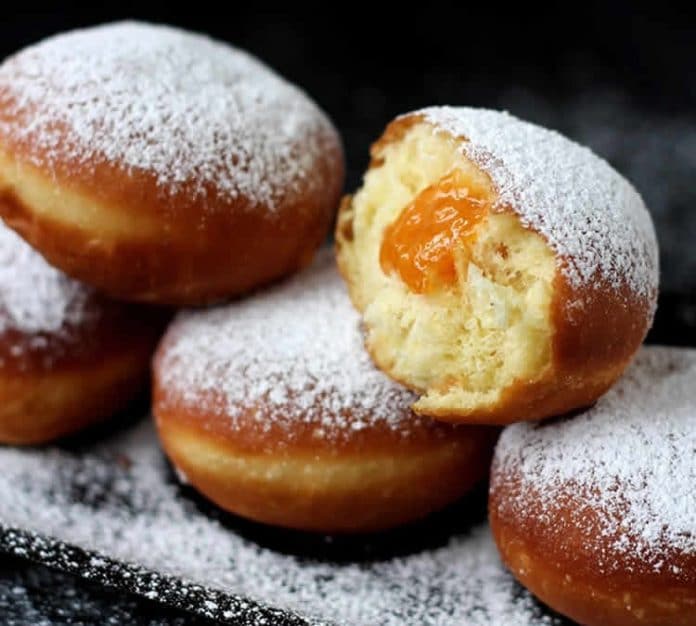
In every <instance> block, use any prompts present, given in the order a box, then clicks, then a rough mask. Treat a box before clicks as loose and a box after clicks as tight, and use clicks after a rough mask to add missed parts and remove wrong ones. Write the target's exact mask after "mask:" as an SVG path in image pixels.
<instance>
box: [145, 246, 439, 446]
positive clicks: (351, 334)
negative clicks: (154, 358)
mask: <svg viewBox="0 0 696 626" xmlns="http://www.w3.org/2000/svg"><path fill="white" fill-rule="evenodd" d="M165 346H166V348H165V349H164V351H163V354H162V359H161V361H160V363H159V366H158V375H159V379H160V382H161V384H162V385H163V387H164V388H165V389H167V390H168V392H169V395H170V397H171V399H172V400H179V399H183V401H184V402H185V403H187V404H189V405H191V406H194V407H196V408H197V409H200V408H203V409H204V410H209V411H218V412H222V413H224V414H225V416H226V417H228V418H229V419H230V420H231V421H232V423H233V424H234V425H237V421H238V419H239V418H240V416H242V415H245V414H246V412H247V410H249V409H251V410H253V412H254V413H255V416H256V420H257V422H258V425H259V427H261V428H264V427H265V428H269V427H270V426H271V425H273V426H280V427H282V428H283V429H284V430H285V431H286V433H287V436H288V437H292V431H293V428H294V427H295V425H296V424H297V423H298V422H306V423H311V424H314V425H316V426H317V428H316V429H315V431H314V435H315V436H316V437H319V438H322V439H327V440H337V439H341V438H349V437H350V436H351V433H354V432H357V431H361V430H364V429H368V428H371V427H373V426H386V427H387V428H390V429H393V430H394V431H398V432H400V433H401V434H403V435H404V436H408V434H409V433H410V432H413V431H417V430H419V429H422V428H423V427H424V424H426V423H428V424H430V423H431V422H430V421H429V420H428V419H427V418H421V417H418V416H416V415H415V414H414V413H412V412H411V410H410V408H409V407H410V406H411V404H413V402H414V399H415V396H414V394H412V393H411V392H409V391H407V390H406V389H405V388H403V387H402V386H400V385H398V384H396V383H394V382H393V381H391V380H390V379H389V378H387V376H385V375H384V374H383V373H382V372H381V371H379V370H378V369H377V368H376V367H375V366H374V365H373V364H372V362H371V360H370V358H369V356H368V354H367V352H366V351H365V348H364V345H363V336H362V332H361V330H360V317H359V315H358V313H357V312H356V311H355V309H354V307H353V306H352V304H351V302H350V300H349V298H348V295H347V292H346V288H345V285H344V283H343V281H342V280H341V279H340V277H339V275H338V272H337V270H336V267H335V262H334V260H333V254H332V252H331V251H330V250H323V251H321V252H320V253H319V255H318V258H317V260H316V261H315V263H314V265H313V266H312V267H310V268H309V269H308V270H306V271H305V272H303V273H301V274H300V275H298V276H296V277H294V278H292V279H290V280H289V281H288V282H286V283H284V284H282V285H280V286H278V287H276V288H274V289H272V290H270V291H267V292H262V293H260V294H258V295H256V296H253V297H251V298H248V299H246V300H243V301H240V302H235V303H233V304H230V305H227V306H224V307H217V308H214V309H210V310H208V311H191V312H185V313H181V314H179V316H178V317H177V318H176V320H175V321H174V323H173V325H172V327H171V329H170V331H169V333H168V336H167V339H166V340H165ZM220 397H221V398H222V405H220V404H219V403H218V402H217V400H218V399H219V398H220ZM248 427H249V426H248V424H245V425H244V428H248Z"/></svg>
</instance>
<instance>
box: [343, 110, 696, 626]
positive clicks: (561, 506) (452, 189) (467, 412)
mask: <svg viewBox="0 0 696 626" xmlns="http://www.w3.org/2000/svg"><path fill="white" fill-rule="evenodd" d="M336 240H337V252H338V262H339V266H340V268H341V271H342V273H343V275H344V277H345V279H346V282H347V284H348V288H349V292H350V295H351V298H352V300H353V302H354V304H355V306H356V308H357V309H358V310H359V311H360V312H361V313H362V320H363V325H364V328H365V333H366V347H367V349H368V351H369V352H370V354H371V356H372V358H373V360H374V362H375V363H377V364H378V365H379V366H380V367H381V368H382V369H383V370H384V371H385V372H387V373H388V374H389V375H390V376H391V377H393V378H394V379H397V380H399V381H401V382H402V383H403V384H405V385H406V386H407V387H408V388H410V389H411V390H412V391H413V392H414V393H415V394H417V396H418V399H417V401H416V402H415V404H414V406H413V408H414V411H415V412H416V413H417V414H419V415H421V416H432V417H435V418H437V419H439V420H442V421H445V422H456V423H458V424H469V425H471V424H512V425H510V426H508V427H507V428H506V429H505V430H504V431H503V432H502V435H501V437H500V439H499V442H498V444H497V446H496V451H495V453H494V460H493V466H492V473H491V482H490V492H489V494H490V497H489V515H490V523H491V529H492V532H493V536H494V538H495V540H496V543H497V545H498V547H499V550H500V554H501V557H502V559H503V561H504V563H505V564H506V565H507V566H508V567H509V569H510V570H511V572H512V574H513V575H514V576H515V577H516V578H517V579H518V580H519V581H520V582H521V583H522V584H523V585H525V586H526V587H527V588H528V589H529V590H530V591H531V592H532V593H534V594H535V595H536V596H537V597H538V598H540V599H541V600H542V601H543V602H545V603H547V604H548V605H549V606H551V607H552V608H554V609H555V610H557V611H558V612H560V613H562V614H563V615H566V616H568V617H571V618H572V619H574V620H577V621H578V622H580V623H582V624H586V625H589V626H634V625H638V624H646V625H647V624H649V625H650V626H688V625H692V624H696V591H694V590H695V589H696V523H695V521H694V520H695V519H696V518H695V511H696V498H694V495H693V487H692V485H693V483H694V481H695V480H696V460H694V450H696V421H695V420H696V388H695V387H694V381H696V351H693V350H681V349H670V348H642V349H640V351H639V348H640V345H641V343H642V341H643V339H644V337H645V334H646V332H647V330H648V328H649V327H650V325H651V322H652V318H653V315H654V311H655V304H656V296H657V289H658V250H657V244H656V239H655V234H654V230H653V226H652V223H651V220H650V217H649V214H648V213H647V211H646V209H645V206H644V204H643V202H642V200H641V198H640V196H639V195H638V193H637V192H636V191H635V190H634V189H633V187H632V186H631V185H630V183H628V182H627V181H626V180H624V179H623V178H622V177H621V176H620V175H619V174H618V173H617V172H615V171H614V170H613V169H612V168H611V167H610V166H609V165H608V164H607V163H605V162H604V161H602V160H601V159H599V158H598V157H596V156H595V155H594V154H592V153H591V152H590V151H589V150H587V149H585V148H582V147H580V146H578V145H576V144H573V143H572V142H570V141H569V140H567V139H565V138H563V137H561V136H560V135H558V134H556V133H553V132H551V131H548V130H545V129H542V128H539V127H537V126H534V125H532V124H528V123H525V122H522V121H520V120H518V119H516V118H514V117H512V116H510V115H508V114H505V113H498V112H494V111H483V110H476V109H467V108H449V107H441V108H430V109H424V110H422V111H417V112H415V113H411V114H408V115H405V116H402V117H400V118H397V119H396V120H395V121H394V122H392V123H391V124H390V125H389V126H388V127H387V129H386V131H385V133H384V135H383V136H382V138H381V139H380V140H379V141H377V143H375V144H374V145H373V147H372V161H371V164H370V167H369V169H368V172H367V173H366V175H365V180H364V185H363V186H362V188H361V189H359V190H358V191H357V192H356V193H355V194H354V195H353V196H352V197H348V198H346V199H344V201H343V204H342V206H341V210H340V212H339V218H338V224H337V229H336ZM636 353H637V357H636ZM634 357H635V359H634ZM626 368H628V369H626ZM624 371H625V374H624ZM622 375H623V376H622ZM593 404H594V406H593ZM588 407H590V408H588ZM540 419H545V420H546V421H541V422H540V421H538V420H540Z"/></svg>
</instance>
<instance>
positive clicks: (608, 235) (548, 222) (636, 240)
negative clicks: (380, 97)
mask: <svg viewBox="0 0 696 626" xmlns="http://www.w3.org/2000/svg"><path fill="white" fill-rule="evenodd" d="M408 116H421V117H422V118H423V119H424V120H425V121H426V122H428V123H429V124H431V125H432V126H433V127H434V128H435V131H436V132H440V131H445V132H447V133H448V134H450V135H453V136H455V137H461V138H464V139H466V140H467V141H465V142H464V143H463V145H462V147H463V150H464V154H465V156H467V157H468V158H469V159H471V160H472V161H473V162H474V163H476V164H477V165H478V166H479V167H480V168H481V169H483V170H484V171H485V172H487V173H488V175H489V176H490V177H491V179H492V182H493V184H494V185H495V187H496V189H497V192H498V198H497V201H496V206H495V207H494V210H495V209H496V208H497V209H498V210H502V211H505V210H510V209H511V210H512V211H514V212H515V213H516V214H517V215H518V216H519V218H520V220H521V222H522V223H523V224H524V225H525V226H529V227H530V228H532V229H533V230H535V231H536V232H538V233H540V234H541V235H542V236H543V237H544V238H545V239H546V240H547V242H548V243H549V245H550V246H551V247H552V248H553V249H554V251H555V252H556V254H557V255H559V256H560V257H561V258H562V259H563V261H564V262H563V265H562V271H563V273H564V275H565V277H566V279H567V280H568V281H569V283H570V284H571V285H572V286H574V287H581V286H584V285H592V284H593V283H594V282H595V281H596V280H597V275H598V274H599V275H600V276H601V277H602V278H603V279H604V281H607V282H608V283H609V285H610V286H611V287H614V288H617V289H620V288H621V287H622V286H627V287H628V288H629V289H630V291H631V292H632V293H634V294H636V295H638V296H642V297H646V298H652V297H654V295H655V293H656V290H657V284H658V248H657V240H656V236H655V230H654V227H653V224H652V220H651V218H650V215H649V213H648V211H647V210H646V208H645V204H644V203H643V200H642V198H641V197H640V195H639V194H638V192H637V191H636V190H635V189H634V187H633V186H632V185H631V184H630V183H629V182H628V181H627V180H626V179H625V178H623V176H621V175H620V174H619V173H618V172H616V170H614V169H613V168H612V167H611V166H610V165H609V164H608V163H607V162H606V161H604V160H603V159H601V158H600V157H598V156H597V155H596V154H594V153H593V152H592V151H591V150H589V149H588V148H585V147H583V146H580V145H578V144H577V143H575V142H573V141H570V140H569V139H567V138H566V137H563V136H562V135H560V134H559V133H557V132H554V131H551V130H548V129H545V128H542V127H540V126H536V125H534V124H530V123H529V122H523V121H522V120H520V119H518V118H516V117H513V116H512V115H510V114H508V113H506V112H500V111H492V110H487V109H474V108H468V107H431V108H426V109H422V110H420V111H415V112H414V113H410V114H408V115H407V117H408Z"/></svg>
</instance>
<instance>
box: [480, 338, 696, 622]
mask: <svg viewBox="0 0 696 626" xmlns="http://www.w3.org/2000/svg"><path fill="white" fill-rule="evenodd" d="M695 381H696V350H689V349H676V348H662V347H647V348H643V350H642V351H641V352H640V353H639V354H638V357H637V359H636V361H635V363H634V364H633V365H632V366H631V367H630V368H629V369H628V370H627V372H626V374H625V376H624V377H623V378H622V379H621V380H620V381H619V382H618V383H617V384H616V386H615V387H614V388H613V389H612V390H611V391H610V392H609V393H607V395H606V396H604V397H603V398H602V399H601V400H600V401H599V402H598V403H597V404H596V405H595V406H594V407H593V408H592V409H590V410H589V411H587V412H585V413H583V414H580V415H578V416H576V417H572V418H568V419H565V420H562V421H557V422H549V423H542V424H517V425H514V426H510V427H508V428H507V429H506V430H505V431H504V432H503V434H502V436H501V438H500V442H499V443H498V446H497V450H496V453H495V459H494V464H493V472H492V478H491V481H492V482H491V491H490V520H491V526H492V529H493V534H494V536H495V539H496V542H497V544H498V547H499V549H500V552H501V554H502V557H503V560H504V561H505V563H506V564H507V565H508V567H509V568H510V569H511V570H512V573H513V574H514V575H515V576H516V577H517V578H518V579H519V580H520V581H521V582H522V583H523V584H524V585H525V586H526V587H528V588H529V589H530V591H532V592H533V593H534V594H536V595H537V596H538V597H539V598H541V599H542V600H543V601H544V602H546V603H547V604H549V605H550V606H551V607H553V608H554V609H556V610H558V611H560V612H561V613H563V614H565V615H568V616H569V617H571V618H573V619H575V620H577V621H578V622H580V623H582V624H588V625H589V626H593V625H596V626H599V625H601V626H633V625H636V626H637V625H638V624H641V625H643V624H650V625H651V626H689V625H692V624H696V495H694V485H695V484H696V456H694V451H695V450H696V386H695V385H694V383H695Z"/></svg>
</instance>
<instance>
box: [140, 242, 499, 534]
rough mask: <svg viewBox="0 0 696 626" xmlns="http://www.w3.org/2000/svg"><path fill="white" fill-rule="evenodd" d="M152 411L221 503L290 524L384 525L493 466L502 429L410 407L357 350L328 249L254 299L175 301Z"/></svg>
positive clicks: (355, 327)
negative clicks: (197, 307)
mask: <svg viewBox="0 0 696 626" xmlns="http://www.w3.org/2000/svg"><path fill="white" fill-rule="evenodd" d="M153 402H154V414H155V418H156V422H157V426H158V429H159V434H160V438H161V441H162V444H163V445H164V448H165V450H166V452H167V454H168V455H169V457H170V459H171V460H172V461H173V463H174V465H175V467H176V468H177V469H178V470H180V472H182V473H183V475H184V476H185V477H186V480H187V481H188V482H189V483H191V484H192V485H193V486H194V487H196V488H197V489H198V490H199V491H200V492H201V493H202V494H204V495H205V496H207V497H208V498H209V499H211V500H212V501H213V502H215V503H216V504H218V505H219V506H221V507H222V508H224V509H227V510H229V511H232V512H234V513H236V514H239V515H242V516H245V517H249V518H251V519H254V520H257V521H261V522H265V523H268V524H275V525H279V526H285V527H290V528H296V529H303V530H311V531H323V532H359V531H372V530H378V529H384V528H388V527H390V526H395V525H397V524H400V523H403V522H408V521H410V520H414V519H417V518H419V517H422V516H424V515H426V514H427V513H429V512H431V511H434V510H436V509H439V508H441V507H443V506H444V505H446V504H447V503H449V502H451V501H453V500H454V499H456V498H457V497H458V496H460V495H462V494H463V493H464V492H466V491H467V490H468V489H469V488H470V487H471V486H472V485H474V484H475V483H476V482H478V481H479V480H480V479H481V478H483V477H484V475H485V474H487V471H488V463H489V461H490V454H491V450H492V445H493V442H494V438H495V436H496V431H495V430H494V429H490V428H487V427H481V426H478V427H477V426H453V425H449V424H438V423H436V422H434V421H432V420H430V419H429V418H426V417H419V416H417V415H414V414H413V413H412V412H411V409H410V408H409V407H410V405H411V403H412V402H413V396H412V394H411V392H409V391H407V390H406V389H404V388H403V387H401V386H399V385H398V384H396V383H394V382H392V381H391V380H389V379H388V378H387V377H386V376H385V375H384V374H383V373H382V372H380V371H379V370H377V369H376V368H375V367H374V365H373V364H372V363H371V361H370V358H369V356H368V355H367V354H366V353H365V350H364V348H363V345H362V336H361V332H360V329H359V319H358V315H357V313H356V312H355V310H354V309H353V307H352V305H351V303H350V300H349V299H348V296H347V294H346V293H345V287H344V286H343V283H342V281H341V279H340V277H339V276H338V272H337V271H336V269H335V266H334V263H333V260H332V258H331V255H330V254H327V253H322V254H321V256H320V258H319V259H318V260H317V262H316V264H315V265H314V266H312V267H311V268H309V269H308V270H306V271H305V272H304V273H302V274H301V275H299V276H297V277H295V278H293V279H292V280H291V281H290V282H288V283H286V284H284V285H281V286H279V287H277V288H275V289H273V290H272V291H270V292H267V293H261V294H259V295H257V296H254V297H253V298H251V299H248V300H245V301H242V302H238V303H234V304H231V305H229V306H227V307H223V308H218V309H212V310H209V311H196V312H191V313H182V314H180V316H179V317H178V318H177V319H176V320H175V321H174V323H173V325H172V326H171V328H170V330H169V331H168V332H167V334H166V335H165V338H164V339H163V342H162V344H161V346H160V348H159V349H158V353H157V356H156V358H155V366H154V398H153Z"/></svg>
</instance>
